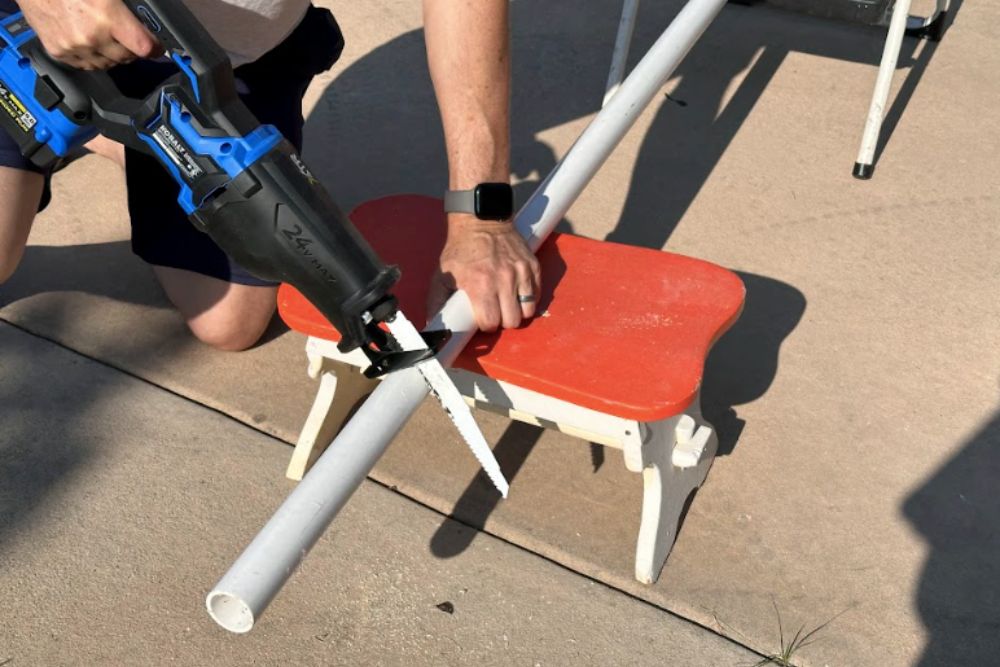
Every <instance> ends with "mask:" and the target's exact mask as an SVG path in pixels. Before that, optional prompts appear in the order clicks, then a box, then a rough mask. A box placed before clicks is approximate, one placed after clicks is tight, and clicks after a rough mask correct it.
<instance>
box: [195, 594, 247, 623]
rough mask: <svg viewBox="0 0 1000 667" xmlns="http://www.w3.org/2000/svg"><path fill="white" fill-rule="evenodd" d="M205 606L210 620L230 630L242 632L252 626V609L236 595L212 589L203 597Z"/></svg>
mask: <svg viewBox="0 0 1000 667" xmlns="http://www.w3.org/2000/svg"><path fill="white" fill-rule="evenodd" d="M205 606H206V607H208V613H209V615H210V616H211V617H212V620H214V621H215V622H216V623H218V624H219V625H221V626H222V627H223V628H225V629H226V630H229V631H230V632H235V633H237V634H244V633H247V632H250V630H251V629H252V628H253V623H254V617H253V611H251V610H250V607H249V605H247V603H246V602H244V601H243V600H241V599H240V598H239V597H238V596H236V595H232V594H230V593H223V592H220V591H212V592H211V593H209V594H208V597H207V598H205Z"/></svg>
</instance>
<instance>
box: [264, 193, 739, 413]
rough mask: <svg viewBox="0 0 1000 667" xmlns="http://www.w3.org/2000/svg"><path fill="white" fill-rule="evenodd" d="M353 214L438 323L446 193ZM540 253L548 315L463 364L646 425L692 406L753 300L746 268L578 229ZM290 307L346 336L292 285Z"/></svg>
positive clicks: (470, 352) (298, 323)
mask: <svg viewBox="0 0 1000 667" xmlns="http://www.w3.org/2000/svg"><path fill="white" fill-rule="evenodd" d="M351 219H352V220H353V222H354V224H355V225H356V226H357V227H358V229H359V230H360V231H361V233H362V234H363V235H364V236H365V238H366V239H368V242H369V243H371V245H372V247H373V248H374V249H375V251H376V252H377V253H378V255H379V256H380V257H381V258H382V259H383V261H385V262H386V263H388V264H397V265H399V266H400V268H401V269H402V271H403V278H402V280H401V281H400V283H399V285H398V287H397V289H396V290H395V294H396V296H397V297H398V298H399V301H400V306H401V309H402V310H403V312H404V313H406V316H407V317H408V318H409V319H411V320H412V321H413V322H414V323H417V324H420V323H422V322H424V321H426V305H425V297H426V293H427V286H428V284H429V282H430V279H431V277H432V275H433V272H434V270H435V269H436V267H437V261H438V257H439V255H440V252H441V249H442V248H443V246H444V242H445V237H446V233H447V220H446V216H445V214H444V213H443V210H442V205H441V200H439V199H436V198H432V197H424V196H418V195H397V196H392V197H386V198H383V199H378V200H375V201H372V202H368V203H365V204H363V205H361V206H359V207H358V208H357V209H356V210H355V211H354V212H353V213H352V214H351ZM538 259H539V261H540V263H541V266H542V282H543V286H542V294H541V295H539V302H538V315H536V317H535V318H533V319H532V320H531V321H529V322H528V323H526V324H525V325H524V326H522V327H521V328H519V329H514V330H509V329H508V330H502V331H499V332H496V333H491V334H487V333H479V334H477V335H476V336H475V337H474V338H473V340H472V342H471V343H470V344H469V345H468V346H467V347H466V348H465V350H464V351H463V353H462V354H461V356H460V357H459V358H458V359H457V361H456V363H455V366H456V367H458V368H463V369H465V370H468V371H472V372H475V373H479V374H482V375H486V376H488V377H490V378H493V379H494V380H499V381H501V382H506V383H510V384H513V385H516V386H519V387H523V388H525V389H529V390H531V391H535V392H538V393H541V394H544V395H547V396H552V397H554V398H558V399H561V400H563V401H568V402H570V403H573V404H576V405H580V406H582V407H586V408H589V409H592V410H597V411H599V412H603V413H607V414H610V415H613V416H617V417H621V418H624V419H633V420H636V421H641V422H652V421H657V420H661V419H666V418H668V417H671V416H674V415H677V414H679V413H681V412H683V411H684V410H686V409H687V408H688V407H689V406H690V405H691V403H692V402H693V401H694V400H695V398H696V397H697V395H698V391H699V389H700V387H701V381H702V373H703V369H704V365H705V358H706V356H707V355H708V352H709V350H710V349H711V346H712V344H713V343H714V342H715V341H716V340H717V339H718V338H719V337H720V336H721V335H722V334H723V333H725V331H726V330H727V329H728V328H729V327H730V326H731V325H732V324H733V323H734V322H735V321H736V319H737V318H738V317H739V314H740V312H741V310H742V307H743V300H744V296H745V290H744V286H743V283H742V282H741V281H740V279H739V278H738V277H737V276H736V275H735V274H734V273H732V272H731V271H728V270H726V269H723V268H721V267H719V266H716V265H714V264H711V263H708V262H704V261H701V260H697V259H692V258H690V257H684V256H681V255H676V254H673V253H668V252H660V251H656V250H650V249H646V248H636V247H632V246H625V245H620V244H616V243H610V242H604V241H594V240H591V239H586V238H582V237H579V236H574V235H571V234H553V235H552V236H551V237H550V238H549V240H548V241H547V242H546V243H545V244H544V245H543V246H542V248H541V250H540V251H539V253H538ZM278 309H279V312H280V314H281V317H282V319H283V320H284V321H285V322H286V323H287V324H288V326H289V327H291V328H292V329H294V330H296V331H299V332H301V333H304V334H307V335H310V336H316V337H319V338H325V339H329V340H339V338H340V336H339V334H338V333H337V331H336V329H334V328H333V326H332V325H330V324H329V322H327V321H326V319H325V318H323V316H322V315H320V313H319V312H318V311H317V310H316V309H315V308H314V307H313V306H312V305H311V304H310V303H309V302H308V301H307V300H306V299H305V297H303V296H302V295H301V294H300V293H299V292H298V291H296V290H295V289H294V288H292V287H291V286H289V285H282V286H281V288H280V289H279V292H278Z"/></svg>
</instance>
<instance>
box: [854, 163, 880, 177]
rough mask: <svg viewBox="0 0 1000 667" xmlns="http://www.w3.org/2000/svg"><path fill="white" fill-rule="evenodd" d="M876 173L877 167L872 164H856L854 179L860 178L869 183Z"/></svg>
mask: <svg viewBox="0 0 1000 667" xmlns="http://www.w3.org/2000/svg"><path fill="white" fill-rule="evenodd" d="M874 173H875V166H874V165H870V164H862V163H861V162H855V163H854V172H853V174H854V178H859V179H861V180H862V181H867V180H868V179H870V178H871V177H872V175H873V174H874Z"/></svg>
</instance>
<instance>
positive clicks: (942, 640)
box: [902, 412, 1000, 667]
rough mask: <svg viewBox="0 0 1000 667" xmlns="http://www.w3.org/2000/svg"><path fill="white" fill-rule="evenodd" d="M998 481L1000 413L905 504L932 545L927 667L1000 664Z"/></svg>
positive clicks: (926, 591) (926, 592)
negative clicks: (999, 657)
mask: <svg viewBox="0 0 1000 667" xmlns="http://www.w3.org/2000/svg"><path fill="white" fill-rule="evenodd" d="M918 432H919V430H918ZM998 480H1000V412H997V413H996V414H994V415H993V417H992V418H991V419H990V421H988V422H987V423H986V424H985V425H984V426H983V427H982V428H981V429H980V430H979V432H978V433H976V434H975V435H974V436H973V437H972V438H971V439H970V440H969V441H968V442H967V443H965V444H964V445H963V447H962V449H961V451H959V453H958V454H957V455H956V456H955V457H954V458H952V459H951V460H950V461H949V462H948V463H947V464H945V465H944V467H942V468H941V469H940V470H939V471H938V472H937V473H936V474H935V475H934V476H933V477H931V478H930V479H929V480H928V481H927V482H926V483H925V484H924V485H923V486H921V487H920V488H919V489H917V490H916V491H915V492H914V493H913V494H912V495H911V496H910V497H909V498H907V500H906V502H905V503H904V504H903V508H902V509H903V514H904V515H905V516H906V518H907V520H908V521H909V522H910V523H911V524H912V526H913V528H914V529H915V530H917V531H918V532H919V533H920V534H921V536H923V538H924V539H925V540H926V541H927V544H928V546H929V553H928V556H927V562H926V564H925V565H924V570H923V573H922V574H921V577H920V585H919V588H918V590H917V594H916V606H917V609H918V610H919V612H920V616H921V619H922V620H923V623H924V626H925V627H926V628H927V633H928V635H929V637H928V643H927V646H926V648H925V649H924V654H923V656H922V657H921V660H920V662H919V663H918V664H919V665H920V666H921V667H937V666H938V665H994V664H997V656H1000V496H998V495H997V491H996V488H997V483H998Z"/></svg>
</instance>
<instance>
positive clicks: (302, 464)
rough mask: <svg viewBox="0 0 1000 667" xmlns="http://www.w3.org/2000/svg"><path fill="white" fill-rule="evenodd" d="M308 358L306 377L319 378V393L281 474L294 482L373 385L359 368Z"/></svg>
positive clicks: (375, 382) (305, 470) (319, 358)
mask: <svg viewBox="0 0 1000 667" xmlns="http://www.w3.org/2000/svg"><path fill="white" fill-rule="evenodd" d="M308 354H309V375H310V377H312V378H314V379H315V378H319V390H318V391H317V392H316V399H315V400H314V401H313V405H312V409H311V410H310V411H309V416H308V417H306V422H305V424H303V426H302V432H301V433H299V440H298V442H297V443H296V445H295V451H294V452H292V458H291V460H290V461H289V462H288V470H286V471H285V476H286V477H288V479H293V480H295V481H299V480H301V479H302V478H303V477H304V476H305V474H306V472H308V470H309V468H310V467H311V466H312V464H313V463H315V462H316V459H317V458H319V455H320V454H322V453H323V450H324V449H326V447H327V445H329V444H330V442H331V441H332V440H333V437H334V436H335V435H336V434H337V432H338V431H339V430H340V427H341V426H343V425H344V422H345V421H346V420H347V416H348V415H349V414H350V411H351V409H352V408H353V407H354V405H355V404H356V403H357V402H358V401H359V400H361V398H362V397H363V396H365V395H366V394H368V393H370V392H371V391H372V390H373V389H374V388H375V384H377V381H376V380H369V379H368V378H366V377H365V376H364V374H363V373H362V372H361V369H359V368H356V367H354V366H349V365H347V364H338V363H336V362H334V361H331V360H330V359H327V358H326V357H323V356H321V355H318V354H314V353H311V352H309V353H308ZM334 399H336V400H334Z"/></svg>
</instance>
